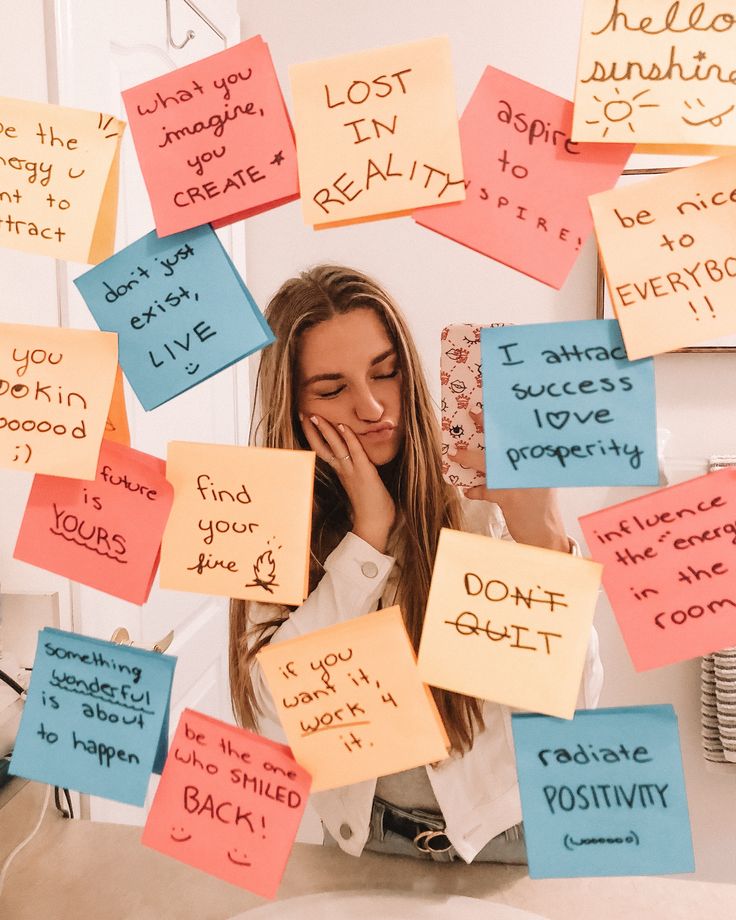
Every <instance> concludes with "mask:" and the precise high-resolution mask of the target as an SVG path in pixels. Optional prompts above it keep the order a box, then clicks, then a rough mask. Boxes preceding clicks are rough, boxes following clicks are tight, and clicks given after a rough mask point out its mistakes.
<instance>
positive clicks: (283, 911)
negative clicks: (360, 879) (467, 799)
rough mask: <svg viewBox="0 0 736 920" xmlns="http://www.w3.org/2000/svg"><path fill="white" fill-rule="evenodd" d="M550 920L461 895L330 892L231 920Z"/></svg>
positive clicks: (281, 903)
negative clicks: (415, 919)
mask: <svg viewBox="0 0 736 920" xmlns="http://www.w3.org/2000/svg"><path fill="white" fill-rule="evenodd" d="M345 918H349V920H377V918H380V920H411V918H417V920H448V918H452V920H547V918H545V917H542V915H541V914H532V913H529V911H528V910H519V908H517V907H509V906H508V905H506V904H497V903H495V902H494V901H481V900H478V899H477V898H465V897H460V896H458V895H450V896H447V897H442V896H434V897H427V896H425V895H415V894H396V893H395V892H386V891H380V890H369V889H368V890H363V891H329V892H325V893H324V894H310V895H304V896H303V897H300V898H288V899H287V900H285V901H276V902H274V903H273V904H266V905H264V906H263V907H256V908H253V909H252V910H249V911H246V912H245V913H242V914H238V915H237V917H231V918H230V920H345Z"/></svg>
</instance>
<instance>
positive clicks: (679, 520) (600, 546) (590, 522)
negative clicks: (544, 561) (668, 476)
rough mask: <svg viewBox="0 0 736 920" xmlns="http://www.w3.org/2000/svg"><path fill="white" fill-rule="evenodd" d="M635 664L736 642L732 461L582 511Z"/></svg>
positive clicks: (658, 663)
mask: <svg viewBox="0 0 736 920" xmlns="http://www.w3.org/2000/svg"><path fill="white" fill-rule="evenodd" d="M580 526H581V527H582V528H583V533H584V534H585V539H586V541H587V543H588V548H589V550H590V553H591V555H592V556H593V558H594V559H597V560H598V561H599V562H601V563H603V566H604V569H603V585H604V587H605V589H606V594H607V595H608V599H609V601H610V602H611V607H612V608H613V612H614V613H615V615H616V619H617V620H618V624H619V627H620V629H621V633H622V635H623V638H624V641H625V642H626V647H627V649H628V651H629V655H631V660H632V661H633V663H634V667H635V668H636V670H637V671H646V670H648V669H650V668H659V667H662V666H663V665H667V664H673V663H674V662H676V661H685V660H687V659H688V658H696V657H699V656H701V655H707V654H709V653H710V652H714V651H716V650H717V649H721V648H726V647H729V646H732V645H736V572H735V571H734V567H733V564H732V560H733V545H734V543H736V470H731V469H726V470H719V471H718V472H715V473H710V474H708V475H707V476H699V477H697V478H696V479H689V480H688V481H687V482H682V483H679V484H678V485H676V486H669V488H666V489H658V490H657V491H656V492H651V493H650V494H649V495H644V496H643V497H642V498H637V499H633V500H631V501H628V502H622V503H621V504H618V505H611V506H610V507H608V508H603V509H602V510H601V511H595V512H593V513H592V514H586V515H584V516H583V517H581V518H580Z"/></svg>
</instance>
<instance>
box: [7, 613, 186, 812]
mask: <svg viewBox="0 0 736 920" xmlns="http://www.w3.org/2000/svg"><path fill="white" fill-rule="evenodd" d="M175 664H176V658H172V657H171V656H170V655H159V654H158V653H156V652H149V651H145V650H144V649H139V648H131V647H130V646H124V645H115V644H113V643H112V642H103V641H102V640H101V639H93V638H91V637H90V636H80V635H75V634H74V633H68V632H63V631H62V630H59V629H50V628H47V629H43V630H41V632H39V634H38V646H37V649H36V658H35V660H34V662H33V674H32V677H31V686H30V690H29V691H28V699H27V700H26V705H25V708H24V709H23V719H22V721H21V725H20V729H19V731H18V737H17V739H16V742H15V749H14V751H13V757H12V760H11V761H10V772H11V773H14V774H16V775H17V776H25V777H27V778H28V779H33V780H37V781H38V782H41V783H49V784H50V785H52V786H62V787H66V788H67V789H77V790H78V791H79V792H85V793H88V794H89V795H101V796H104V797H105V798H108V799H115V800H116V801H118V802H127V803H128V804H129V805H143V802H144V800H145V798H146V792H147V790H148V780H149V777H150V775H151V772H152V770H153V769H154V761H155V760H158V759H159V757H160V751H161V750H162V749H163V747H164V746H165V742H166V737H167V734H168V718H167V715H168V708H169V697H170V695H171V681H172V679H173V676H174V665H175Z"/></svg>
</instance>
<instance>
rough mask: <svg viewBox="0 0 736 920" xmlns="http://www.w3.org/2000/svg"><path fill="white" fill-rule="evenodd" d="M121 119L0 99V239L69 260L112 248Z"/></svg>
mask: <svg viewBox="0 0 736 920" xmlns="http://www.w3.org/2000/svg"><path fill="white" fill-rule="evenodd" d="M124 129H125V122H123V121H120V120H119V119H117V118H115V117H114V116H113V115H106V114H104V113H102V112H88V111H85V110H84V109H69V108H65V107H64V106H60V105H49V104H48V103H45V102H30V101H29V100H27V99H8V98H0V246H9V247H11V248H12V249H22V250H24V251H25V252H35V253H39V254H41V255H46V256H51V257H52V258H54V259H70V260H72V261H74V262H92V263H95V262H99V261H100V260H101V259H105V258H107V256H109V255H111V254H112V251H113V246H114V242H115V221H116V219H117V194H118V176H119V164H120V140H121V138H122V134H123V131H124Z"/></svg>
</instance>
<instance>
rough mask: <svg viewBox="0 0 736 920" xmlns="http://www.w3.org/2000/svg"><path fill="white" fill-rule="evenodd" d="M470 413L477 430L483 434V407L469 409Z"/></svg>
mask: <svg viewBox="0 0 736 920" xmlns="http://www.w3.org/2000/svg"><path fill="white" fill-rule="evenodd" d="M468 412H469V413H470V417H471V418H472V419H473V424H474V425H475V427H476V429H477V430H478V431H480V432H481V433H482V432H483V407H482V406H481V407H480V409H469V410H468Z"/></svg>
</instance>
